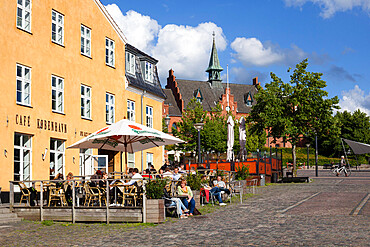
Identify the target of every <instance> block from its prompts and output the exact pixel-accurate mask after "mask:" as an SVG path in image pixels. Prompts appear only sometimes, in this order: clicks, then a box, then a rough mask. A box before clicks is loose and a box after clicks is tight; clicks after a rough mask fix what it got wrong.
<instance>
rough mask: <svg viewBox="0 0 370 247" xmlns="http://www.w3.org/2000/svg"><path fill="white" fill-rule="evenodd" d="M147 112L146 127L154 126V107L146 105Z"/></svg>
mask: <svg viewBox="0 0 370 247" xmlns="http://www.w3.org/2000/svg"><path fill="white" fill-rule="evenodd" d="M145 113H146V114H145V115H146V127H149V128H153V107H151V106H148V105H147V106H146V107H145Z"/></svg>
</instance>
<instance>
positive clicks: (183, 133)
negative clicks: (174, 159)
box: [172, 98, 205, 152]
mask: <svg viewBox="0 0 370 247" xmlns="http://www.w3.org/2000/svg"><path fill="white" fill-rule="evenodd" d="M204 117H205V113H204V112H203V107H202V105H201V104H200V103H199V102H197V101H196V99H195V98H193V99H191V100H190V102H189V103H188V105H187V106H186V108H185V110H184V111H183V114H182V117H181V121H179V122H178V124H177V127H178V130H177V129H175V128H172V133H173V135H174V136H177V137H178V138H180V139H182V140H184V141H185V143H181V144H178V145H177V149H179V150H182V151H185V152H189V151H195V150H196V148H197V143H198V142H197V141H198V131H197V130H196V129H195V128H194V124H195V123H200V122H203V120H204Z"/></svg>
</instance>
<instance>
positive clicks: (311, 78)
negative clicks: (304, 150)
mask: <svg viewBox="0 0 370 247" xmlns="http://www.w3.org/2000/svg"><path fill="white" fill-rule="evenodd" d="M307 66H308V62H307V59H305V60H303V61H302V62H301V63H299V64H297V65H296V68H295V69H294V71H293V74H291V76H290V82H289V83H284V82H283V81H282V80H281V79H280V78H279V77H277V76H276V75H275V74H274V73H271V79H272V81H271V82H270V83H268V84H266V86H265V87H266V88H265V89H262V88H260V90H259V92H258V93H257V94H256V95H255V99H256V101H257V104H256V105H255V106H253V108H252V112H251V115H250V117H249V121H250V122H252V123H253V124H254V125H253V129H255V130H258V131H266V130H267V131H268V135H269V136H271V137H273V138H274V139H277V138H279V137H285V138H286V140H287V141H289V142H290V143H291V144H292V146H293V149H292V156H293V164H294V165H295V147H296V145H297V144H298V142H299V141H300V140H301V139H302V137H313V136H314V135H315V134H316V133H317V134H318V135H319V136H320V135H327V134H328V133H330V132H334V131H337V129H336V128H334V127H333V125H334V123H335V121H334V118H333V116H332V114H333V110H334V109H338V108H339V107H338V106H337V104H338V102H339V100H338V97H336V96H335V97H334V98H328V93H327V92H326V91H325V90H324V88H325V87H326V82H325V81H324V80H322V79H321V76H322V74H321V73H315V72H308V71H307V70H306V69H307Z"/></svg>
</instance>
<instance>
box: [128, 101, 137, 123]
mask: <svg viewBox="0 0 370 247" xmlns="http://www.w3.org/2000/svg"><path fill="white" fill-rule="evenodd" d="M127 119H128V120H130V121H134V122H135V101H132V100H127Z"/></svg>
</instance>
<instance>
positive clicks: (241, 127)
mask: <svg viewBox="0 0 370 247" xmlns="http://www.w3.org/2000/svg"><path fill="white" fill-rule="evenodd" d="M246 142H247V137H246V133H245V119H244V117H241V118H240V125H239V143H240V154H239V156H240V158H242V160H244V158H245V155H246V154H247V150H245V143H246Z"/></svg>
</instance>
